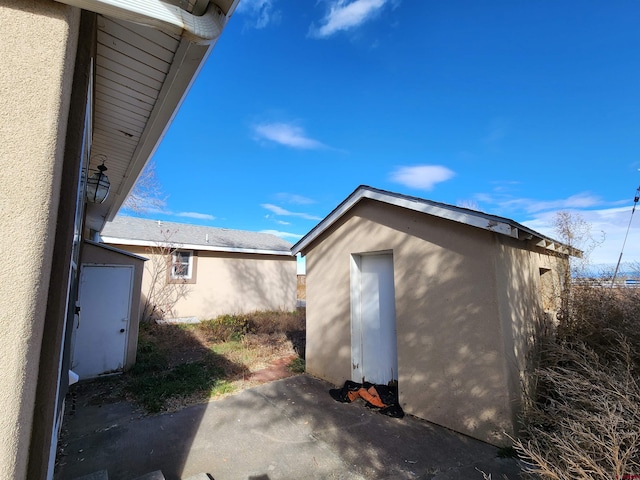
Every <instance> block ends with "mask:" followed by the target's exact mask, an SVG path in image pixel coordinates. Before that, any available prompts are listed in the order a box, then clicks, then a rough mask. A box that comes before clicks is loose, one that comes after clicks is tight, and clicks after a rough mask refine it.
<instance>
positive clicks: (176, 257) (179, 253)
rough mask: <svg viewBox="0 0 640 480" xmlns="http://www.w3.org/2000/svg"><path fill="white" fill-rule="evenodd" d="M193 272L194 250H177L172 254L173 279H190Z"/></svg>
mask: <svg viewBox="0 0 640 480" xmlns="http://www.w3.org/2000/svg"><path fill="white" fill-rule="evenodd" d="M192 273H193V252H188V251H184V250H176V251H175V252H173V255H172V256H171V279H172V280H190V279H191V275H192Z"/></svg>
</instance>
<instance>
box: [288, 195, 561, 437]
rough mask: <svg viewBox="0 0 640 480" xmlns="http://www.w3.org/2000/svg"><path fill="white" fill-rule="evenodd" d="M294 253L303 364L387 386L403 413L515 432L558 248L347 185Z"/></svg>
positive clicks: (495, 433)
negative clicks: (301, 261) (302, 317)
mask: <svg viewBox="0 0 640 480" xmlns="http://www.w3.org/2000/svg"><path fill="white" fill-rule="evenodd" d="M292 253H294V254H298V253H301V254H303V255H304V256H305V257H306V277H307V278H306V282H307V286H306V288H307V292H306V295H307V346H306V365H307V371H308V372H309V373H310V374H312V375H315V376H318V377H320V378H323V379H326V380H328V381H330V382H332V383H334V384H335V385H341V384H343V383H344V381H345V380H354V381H356V382H362V381H368V382H371V383H382V384H387V383H389V382H397V384H398V390H399V399H400V404H401V406H402V408H403V409H404V410H405V412H407V413H410V414H413V415H415V416H417V417H420V418H423V419H426V420H429V421H431V422H433V423H436V424H439V425H442V426H445V427H448V428H451V429H453V430H456V431H458V432H461V433H464V434H467V435H470V436H472V437H475V438H478V439H480V440H483V441H487V442H489V443H493V444H495V445H502V444H503V443H505V442H508V438H507V437H506V436H505V434H514V433H515V431H516V425H517V415H518V413H519V412H520V406H521V400H522V392H523V388H524V383H523V382H524V376H523V372H524V371H525V369H526V368H527V363H528V361H529V359H530V354H531V352H532V348H533V347H534V343H535V339H536V337H537V335H538V334H539V332H540V330H541V329H544V328H545V327H546V326H547V324H548V322H549V319H551V318H555V313H556V312H555V309H557V308H558V305H557V303H556V299H557V298H558V297H557V293H558V292H559V288H560V283H561V279H562V278H564V277H563V272H566V269H567V268H568V267H569V265H568V257H569V254H570V249H569V248H568V247H567V246H566V245H563V244H561V243H559V242H557V241H554V240H552V239H550V238H548V237H545V236H544V235H541V234H539V233H537V232H535V231H533V230H531V229H529V228H527V227H525V226H523V225H521V224H518V223H516V222H514V221H512V220H509V219H506V218H502V217H498V216H494V215H488V214H485V213H482V212H478V211H474V210H469V209H465V208H460V207H456V206H453V205H446V204H443V203H437V202H433V201H429V200H425V199H421V198H416V197H410V196H407V195H401V194H397V193H392V192H388V191H383V190H379V189H375V188H371V187H368V186H360V187H358V188H357V189H356V190H355V191H354V192H353V193H352V194H351V195H349V197H348V198H347V199H346V200H344V201H343V202H342V203H341V204H340V205H339V206H338V207H337V208H336V209H335V210H334V211H333V212H331V213H330V214H329V215H328V216H327V217H326V218H325V219H324V220H322V221H321V222H320V223H319V224H318V225H317V226H316V227H315V228H313V229H312V230H311V231H310V232H309V233H308V234H307V235H306V236H305V237H303V238H302V239H301V240H300V241H299V242H298V243H296V244H295V245H294V246H293V247H292Z"/></svg>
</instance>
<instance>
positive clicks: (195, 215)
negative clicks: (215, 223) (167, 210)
mask: <svg viewBox="0 0 640 480" xmlns="http://www.w3.org/2000/svg"><path fill="white" fill-rule="evenodd" d="M174 215H175V216H176V217H187V218H197V219H198V220H215V219H216V217H214V216H213V215H209V214H208V213H198V212H179V213H176V214H174Z"/></svg>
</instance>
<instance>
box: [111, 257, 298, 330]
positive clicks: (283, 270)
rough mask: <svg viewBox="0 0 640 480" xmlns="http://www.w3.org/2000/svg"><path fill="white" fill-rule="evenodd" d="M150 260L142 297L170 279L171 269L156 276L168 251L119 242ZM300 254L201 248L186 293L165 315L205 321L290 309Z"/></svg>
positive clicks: (293, 300) (294, 294) (185, 287)
mask: <svg viewBox="0 0 640 480" xmlns="http://www.w3.org/2000/svg"><path fill="white" fill-rule="evenodd" d="M117 247H118V248H121V249H123V250H125V249H126V250H128V251H130V252H132V253H135V254H137V255H141V256H143V257H146V258H148V259H149V261H148V262H146V264H145V272H144V276H143V284H142V302H143V303H144V302H145V300H146V298H147V296H148V294H149V291H150V290H151V289H152V288H158V287H159V285H158V284H163V283H164V282H166V281H167V273H166V272H165V273H164V274H163V275H160V277H159V278H158V279H157V280H156V282H157V284H156V285H155V287H154V286H153V278H154V276H155V275H154V274H155V272H156V271H157V270H158V268H159V267H158V265H162V264H163V263H164V262H166V261H167V256H166V255H164V256H162V255H161V256H160V258H158V255H157V254H155V253H153V252H154V250H155V249H153V248H152V249H149V248H145V247H134V246H126V245H117ZM296 269H297V267H296V259H295V257H289V256H284V255H262V254H246V253H225V252H211V251H202V250H201V251H197V252H195V257H194V268H193V276H194V278H193V280H192V281H191V282H189V283H187V284H186V285H185V286H184V289H183V291H184V292H185V296H184V297H183V298H180V299H179V300H178V301H177V302H175V303H174V304H173V305H172V312H167V315H168V316H170V317H175V318H182V317H196V318H197V319H199V320H207V319H212V318H215V317H217V316H219V315H225V314H234V313H235V314H240V313H251V312H255V311H265V310H270V311H274V310H275V311H277V310H285V311H291V310H294V309H295V308H296V286H297V275H296Z"/></svg>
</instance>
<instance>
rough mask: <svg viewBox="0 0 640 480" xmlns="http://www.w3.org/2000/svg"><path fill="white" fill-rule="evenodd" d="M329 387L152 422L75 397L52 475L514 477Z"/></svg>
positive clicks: (485, 453) (458, 440)
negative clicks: (334, 394)
mask: <svg viewBox="0 0 640 480" xmlns="http://www.w3.org/2000/svg"><path fill="white" fill-rule="evenodd" d="M333 387H334V386H333V385H329V384H328V383H326V382H323V381H321V380H318V379H315V378H313V377H310V376H307V375H299V376H295V377H291V378H287V379H284V380H278V381H275V382H271V383H267V384H264V385H261V386H259V387H256V388H253V389H250V390H245V391H243V392H241V393H239V394H237V395H233V396H229V397H227V398H225V399H223V400H219V401H213V402H210V403H208V404H205V405H198V406H194V407H189V408H186V409H183V410H181V411H179V412H176V413H168V414H163V415H155V416H141V415H140V414H139V412H138V411H136V410H135V409H133V408H131V407H130V406H129V407H126V408H125V406H123V404H105V405H102V406H100V407H96V406H95V405H91V404H88V403H87V404H84V403H83V401H82V399H80V398H79V399H78V400H77V405H76V410H75V414H74V415H72V416H68V417H67V418H65V421H64V431H65V436H64V439H62V441H63V444H64V449H65V453H66V455H65V456H64V458H63V459H61V460H60V461H59V462H58V468H57V471H56V474H55V476H54V478H55V480H69V479H73V478H75V477H77V476H80V475H83V474H86V473H87V472H94V471H96V470H99V469H106V470H107V471H108V472H109V479H110V480H131V479H133V478H135V477H136V476H140V475H142V474H144V473H146V472H150V471H154V470H161V471H162V473H163V474H164V476H165V478H166V479H167V480H180V479H184V478H187V477H189V476H193V475H197V474H199V473H201V472H206V473H207V474H208V475H209V476H210V478H213V479H215V480H241V479H242V480H245V479H247V480H294V479H309V480H316V479H317V480H324V479H340V480H365V479H366V480H392V479H393V480H402V479H418V480H428V479H429V480H445V479H462V478H464V479H474V478H477V479H478V480H482V479H483V473H482V472H484V474H485V475H486V476H487V478H488V475H491V478H493V479H500V480H503V479H504V478H507V479H509V480H516V479H518V478H520V477H519V468H518V465H517V463H516V461H515V460H513V459H502V458H498V457H497V449H496V448H495V447H493V446H491V445H488V444H485V443H482V442H479V441H477V440H474V439H471V438H469V437H466V436H464V435H460V434H457V433H455V432H452V431H450V430H447V429H445V428H442V427H438V426H436V425H433V424H430V423H428V422H425V421H422V420H419V419H416V418H414V417H409V416H407V417H405V418H403V419H394V418H389V417H386V416H384V415H381V414H380V413H377V412H375V411H371V410H369V409H367V408H366V407H364V406H363V405H362V404H360V403H353V404H342V403H338V402H336V401H334V400H333V399H332V398H331V397H330V395H329V393H328V392H329V389H330V388H333ZM97 408H99V409H101V412H100V414H98V413H96V409H97ZM100 417H103V419H104V420H103V421H101V420H100Z"/></svg>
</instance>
